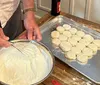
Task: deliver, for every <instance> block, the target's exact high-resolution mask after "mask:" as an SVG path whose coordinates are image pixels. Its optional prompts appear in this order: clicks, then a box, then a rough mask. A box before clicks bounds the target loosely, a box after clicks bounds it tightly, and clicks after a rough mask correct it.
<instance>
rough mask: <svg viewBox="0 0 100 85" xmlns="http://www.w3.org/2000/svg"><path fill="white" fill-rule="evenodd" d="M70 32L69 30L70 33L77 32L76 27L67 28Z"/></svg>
mask: <svg viewBox="0 0 100 85" xmlns="http://www.w3.org/2000/svg"><path fill="white" fill-rule="evenodd" d="M69 31H70V32H71V34H73V35H74V34H76V32H77V29H76V28H71V29H70V30H69Z"/></svg>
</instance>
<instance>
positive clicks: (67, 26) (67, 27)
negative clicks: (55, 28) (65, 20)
mask: <svg viewBox="0 0 100 85" xmlns="http://www.w3.org/2000/svg"><path fill="white" fill-rule="evenodd" d="M63 27H64V28H65V30H69V29H71V26H70V25H68V24H64V25H63Z"/></svg>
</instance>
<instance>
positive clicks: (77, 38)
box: [72, 35, 81, 41]
mask: <svg viewBox="0 0 100 85" xmlns="http://www.w3.org/2000/svg"><path fill="white" fill-rule="evenodd" d="M72 39H74V40H76V41H79V40H80V39H81V37H80V36H78V35H73V36H72Z"/></svg>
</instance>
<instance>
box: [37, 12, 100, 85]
mask: <svg viewBox="0 0 100 85" xmlns="http://www.w3.org/2000/svg"><path fill="white" fill-rule="evenodd" d="M61 15H64V16H66V17H68V18H70V19H73V20H75V21H76V22H78V23H80V24H84V25H86V26H88V27H89V28H91V29H94V30H96V31H98V32H100V24H96V23H93V22H90V21H87V20H84V19H81V18H78V17H75V16H72V15H70V14H67V13H63V12H62V13H61ZM53 18H54V16H51V15H50V14H49V13H48V14H46V15H45V16H44V17H42V18H41V19H40V20H39V21H37V23H38V25H39V26H41V25H42V24H43V23H45V22H47V21H49V20H51V19H53ZM55 60H56V62H55V67H54V71H53V73H52V74H51V76H50V77H49V78H47V79H46V80H45V81H44V82H42V83H41V84H39V85H53V84H52V83H51V81H52V80H57V81H58V82H60V83H61V85H97V84H95V83H93V82H92V81H90V80H89V79H87V78H86V77H84V76H83V75H81V74H80V73H79V72H77V71H75V70H74V69H73V68H71V67H69V66H68V65H66V64H64V63H63V62H62V61H60V60H59V59H57V58H56V59H55ZM89 82H90V83H91V84H88V83H89Z"/></svg>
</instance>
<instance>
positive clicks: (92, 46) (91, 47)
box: [88, 43, 98, 54]
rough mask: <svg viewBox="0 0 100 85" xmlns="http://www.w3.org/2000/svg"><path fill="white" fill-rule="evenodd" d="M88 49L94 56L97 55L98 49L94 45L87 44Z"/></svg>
mask: <svg viewBox="0 0 100 85" xmlns="http://www.w3.org/2000/svg"><path fill="white" fill-rule="evenodd" d="M88 47H89V48H90V49H92V50H93V52H94V54H95V53H97V50H98V47H97V46H96V45H95V44H94V43H92V44H89V45H88Z"/></svg>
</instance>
